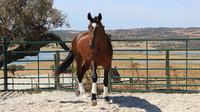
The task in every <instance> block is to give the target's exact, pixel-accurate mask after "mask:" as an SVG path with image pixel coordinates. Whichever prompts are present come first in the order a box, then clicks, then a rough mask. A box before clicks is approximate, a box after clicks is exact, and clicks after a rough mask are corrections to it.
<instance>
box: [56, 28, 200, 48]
mask: <svg viewBox="0 0 200 112" xmlns="http://www.w3.org/2000/svg"><path fill="white" fill-rule="evenodd" d="M53 32H54V33H56V34H57V35H59V36H60V37H62V40H64V41H67V40H72V38H73V37H74V36H75V35H77V34H79V33H80V32H82V31H76V30H66V31H64V30H57V31H53ZM106 32H107V33H108V34H111V35H112V37H111V38H112V40H116V39H119V40H128V39H142V38H143V39H163V38H178V39H180V38H199V37H200V28H135V29H118V30H107V31H106ZM133 43H134V44H133ZM136 43H137V42H126V45H125V44H123V45H125V47H134V46H138V47H141V45H139V43H138V44H136ZM140 44H141V43H140ZM150 46H151V47H153V48H157V49H165V48H171V49H172V48H175V47H176V48H185V42H184V41H179V42H176V41H173V42H170V41H169V42H166V41H165V42H151V45H150ZM189 48H200V42H199V41H190V42H189Z"/></svg>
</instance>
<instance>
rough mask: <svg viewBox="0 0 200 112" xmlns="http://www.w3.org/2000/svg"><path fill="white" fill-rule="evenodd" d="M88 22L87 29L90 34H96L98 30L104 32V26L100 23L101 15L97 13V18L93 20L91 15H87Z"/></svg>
mask: <svg viewBox="0 0 200 112" xmlns="http://www.w3.org/2000/svg"><path fill="white" fill-rule="evenodd" d="M87 17H88V20H89V21H90V23H89V25H88V29H89V31H90V32H93V33H94V32H97V31H100V30H104V26H103V24H102V23H101V20H102V15H101V13H99V15H98V16H95V17H94V18H92V16H91V14H90V13H88V16H87Z"/></svg>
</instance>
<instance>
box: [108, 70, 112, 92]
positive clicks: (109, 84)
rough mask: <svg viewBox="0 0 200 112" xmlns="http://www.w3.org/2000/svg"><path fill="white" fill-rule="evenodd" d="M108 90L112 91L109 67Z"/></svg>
mask: <svg viewBox="0 0 200 112" xmlns="http://www.w3.org/2000/svg"><path fill="white" fill-rule="evenodd" d="M108 91H109V92H112V74H111V69H110V70H109V72H108Z"/></svg>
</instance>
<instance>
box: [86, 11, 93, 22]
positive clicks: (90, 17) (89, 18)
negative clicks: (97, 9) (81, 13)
mask: <svg viewBox="0 0 200 112" xmlns="http://www.w3.org/2000/svg"><path fill="white" fill-rule="evenodd" d="M87 18H88V20H90V21H93V18H92V16H91V14H90V12H89V13H88V15H87Z"/></svg>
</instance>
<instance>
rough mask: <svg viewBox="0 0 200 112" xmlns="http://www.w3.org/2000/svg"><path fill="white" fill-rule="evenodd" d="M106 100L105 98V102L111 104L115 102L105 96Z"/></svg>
mask: <svg viewBox="0 0 200 112" xmlns="http://www.w3.org/2000/svg"><path fill="white" fill-rule="evenodd" d="M104 100H105V102H106V103H108V104H111V103H113V101H112V100H110V99H109V98H108V97H105V98H104Z"/></svg>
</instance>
